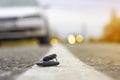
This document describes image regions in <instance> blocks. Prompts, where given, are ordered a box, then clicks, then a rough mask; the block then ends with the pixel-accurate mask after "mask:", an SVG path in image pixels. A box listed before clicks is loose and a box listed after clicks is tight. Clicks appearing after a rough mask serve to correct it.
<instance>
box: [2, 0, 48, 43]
mask: <svg viewBox="0 0 120 80" xmlns="http://www.w3.org/2000/svg"><path fill="white" fill-rule="evenodd" d="M33 37H36V38H38V39H39V40H40V41H41V43H47V42H48V41H49V29H48V22H47V19H46V16H45V13H44V9H43V7H41V6H40V5H39V3H38V2H37V0H0V40H8V39H20V38H33Z"/></svg>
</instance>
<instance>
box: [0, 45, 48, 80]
mask: <svg viewBox="0 0 120 80" xmlns="http://www.w3.org/2000/svg"><path fill="white" fill-rule="evenodd" d="M49 48H50V46H29V47H24V46H23V47H12V48H0V80H13V78H14V77H17V76H18V75H19V74H20V73H22V72H24V71H26V70H27V69H29V68H30V67H31V66H32V65H33V64H34V63H36V62H37V61H38V60H39V59H40V58H41V57H42V56H43V55H45V54H46V53H47V52H48V50H49Z"/></svg>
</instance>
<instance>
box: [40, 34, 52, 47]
mask: <svg viewBox="0 0 120 80" xmlns="http://www.w3.org/2000/svg"><path fill="white" fill-rule="evenodd" d="M38 41H39V44H42V45H44V44H47V45H48V44H50V39H49V36H43V37H39V38H38Z"/></svg>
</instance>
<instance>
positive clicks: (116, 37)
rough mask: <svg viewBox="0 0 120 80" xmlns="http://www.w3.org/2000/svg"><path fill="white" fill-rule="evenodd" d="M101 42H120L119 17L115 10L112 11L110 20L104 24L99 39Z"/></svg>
mask: <svg viewBox="0 0 120 80" xmlns="http://www.w3.org/2000/svg"><path fill="white" fill-rule="evenodd" d="M99 41H102V42H120V18H118V17H117V15H116V12H115V10H113V11H112V15H111V21H110V23H109V24H107V25H106V26H105V29H104V34H103V36H102V38H101V39H100V40H99Z"/></svg>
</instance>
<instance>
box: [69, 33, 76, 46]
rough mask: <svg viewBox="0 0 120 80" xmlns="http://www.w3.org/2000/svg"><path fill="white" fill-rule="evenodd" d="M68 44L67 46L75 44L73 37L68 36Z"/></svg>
mask: <svg viewBox="0 0 120 80" xmlns="http://www.w3.org/2000/svg"><path fill="white" fill-rule="evenodd" d="M68 43H69V44H75V43H76V39H75V36H74V35H69V36H68Z"/></svg>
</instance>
